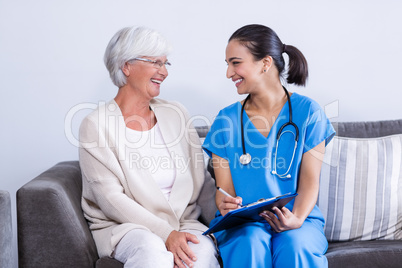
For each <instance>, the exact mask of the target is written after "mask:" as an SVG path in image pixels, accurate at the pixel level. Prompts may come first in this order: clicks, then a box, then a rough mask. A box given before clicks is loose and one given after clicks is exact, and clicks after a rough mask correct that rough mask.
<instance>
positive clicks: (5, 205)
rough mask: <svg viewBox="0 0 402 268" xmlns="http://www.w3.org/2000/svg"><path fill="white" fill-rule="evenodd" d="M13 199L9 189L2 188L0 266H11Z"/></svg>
mask: <svg viewBox="0 0 402 268" xmlns="http://www.w3.org/2000/svg"><path fill="white" fill-rule="evenodd" d="M11 242H12V230H11V201H10V194H9V192H7V191H3V190H0V267H11V266H12V263H13V259H12V243H11Z"/></svg>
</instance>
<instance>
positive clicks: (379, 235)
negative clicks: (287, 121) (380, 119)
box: [317, 135, 402, 242]
mask: <svg viewBox="0 0 402 268" xmlns="http://www.w3.org/2000/svg"><path fill="white" fill-rule="evenodd" d="M317 204H318V206H319V208H320V209H321V211H322V213H323V215H324V218H325V220H326V224H325V235H326V237H327V239H328V241H333V242H334V241H351V240H353V241H359V240H361V241H363V240H373V239H402V231H401V228H402V135H392V136H387V137H380V138H370V139H368V138H367V139H355V138H344V137H337V136H336V137H334V139H333V141H332V142H331V143H330V144H329V145H328V146H327V148H326V152H325V157H324V160H323V165H322V169H321V179H320V192H319V197H318V203H317Z"/></svg>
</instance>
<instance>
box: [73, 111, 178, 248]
mask: <svg viewBox="0 0 402 268" xmlns="http://www.w3.org/2000/svg"><path fill="white" fill-rule="evenodd" d="M96 121H97V120H91V119H90V118H86V119H84V121H83V123H82V124H81V128H80V143H81V144H80V145H81V146H80V150H79V157H80V166H81V171H82V176H83V198H82V207H83V210H84V213H85V216H86V218H87V219H88V220H89V221H90V222H91V229H97V228H106V227H109V226H112V225H115V224H123V223H132V224H136V225H137V227H136V228H145V229H149V230H150V231H151V232H153V233H155V234H156V235H158V236H159V237H161V238H162V239H163V240H164V241H166V240H167V237H168V236H169V234H170V233H171V232H172V231H173V230H174V229H175V228H174V227H173V226H171V225H170V224H169V223H168V222H167V221H165V220H163V219H161V218H159V217H157V216H156V215H154V214H153V213H151V212H150V211H148V210H147V209H145V208H144V207H142V206H141V205H140V204H138V203H137V202H136V201H135V200H134V199H132V198H130V197H129V196H127V195H126V194H125V191H124V186H123V184H122V182H123V183H124V181H125V176H124V173H123V171H122V169H121V167H120V163H119V160H118V158H117V157H116V155H115V152H114V151H113V148H112V147H111V146H109V145H108V144H107V139H106V134H105V131H103V129H102V127H100V126H99V125H98V123H95V122H96Z"/></svg>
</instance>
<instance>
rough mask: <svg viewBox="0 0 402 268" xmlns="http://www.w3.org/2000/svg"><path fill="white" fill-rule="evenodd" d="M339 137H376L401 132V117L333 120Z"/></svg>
mask: <svg viewBox="0 0 402 268" xmlns="http://www.w3.org/2000/svg"><path fill="white" fill-rule="evenodd" d="M332 125H333V126H334V128H335V130H336V135H337V136H339V137H349V138H377V137H383V136H389V135H394V134H400V133H402V119H399V120H384V121H372V122H333V123H332Z"/></svg>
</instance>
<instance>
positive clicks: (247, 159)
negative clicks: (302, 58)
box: [240, 86, 299, 178]
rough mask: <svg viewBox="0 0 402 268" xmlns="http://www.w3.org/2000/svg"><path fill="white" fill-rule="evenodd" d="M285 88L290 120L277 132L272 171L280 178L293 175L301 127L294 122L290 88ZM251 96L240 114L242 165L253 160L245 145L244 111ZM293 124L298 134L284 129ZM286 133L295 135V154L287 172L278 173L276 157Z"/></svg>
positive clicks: (244, 103)
mask: <svg viewBox="0 0 402 268" xmlns="http://www.w3.org/2000/svg"><path fill="white" fill-rule="evenodd" d="M282 87H283V90H285V93H286V97H287V98H288V103H289V122H287V123H285V124H283V125H282V126H281V128H280V129H279V131H278V133H277V134H276V146H275V156H274V167H273V170H272V171H271V173H272V174H273V175H277V176H278V177H279V178H291V175H290V174H289V172H290V168H291V167H292V164H293V160H294V157H295V153H296V148H297V142H298V140H299V128H298V127H297V125H296V124H295V123H293V122H292V102H291V101H290V96H289V92H288V90H287V89H286V88H285V87H284V86H282ZM249 98H250V95H248V96H247V98H246V99H245V100H244V102H243V105H242V107H241V114H240V124H241V144H242V147H243V154H242V155H241V156H240V163H241V164H242V165H248V164H249V163H250V162H251V155H250V154H249V153H247V152H246V146H245V145H244V127H243V113H244V106H245V105H246V102H247V101H248V99H249ZM289 125H291V126H293V127H294V128H295V130H296V134H294V133H293V132H292V131H290V130H286V131H283V129H284V128H285V127H286V126H289ZM285 133H292V134H293V136H294V140H295V146H294V148H293V154H292V159H291V161H290V165H289V168H288V170H286V172H285V173H283V174H278V172H277V171H276V164H277V161H276V157H277V155H278V145H279V140H280V139H281V136H282V135H283V134H285Z"/></svg>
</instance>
